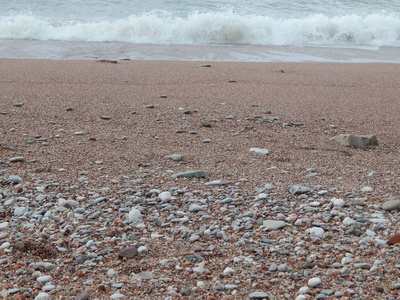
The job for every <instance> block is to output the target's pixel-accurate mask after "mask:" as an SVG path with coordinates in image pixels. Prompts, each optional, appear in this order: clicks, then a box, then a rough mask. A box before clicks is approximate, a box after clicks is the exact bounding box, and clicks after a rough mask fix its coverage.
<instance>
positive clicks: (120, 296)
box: [110, 293, 125, 299]
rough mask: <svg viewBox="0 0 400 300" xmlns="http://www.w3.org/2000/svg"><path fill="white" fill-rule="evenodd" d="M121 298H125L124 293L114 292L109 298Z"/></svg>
mask: <svg viewBox="0 0 400 300" xmlns="http://www.w3.org/2000/svg"><path fill="white" fill-rule="evenodd" d="M121 298H125V295H123V294H120V293H115V294H112V295H111V296H110V299H121Z"/></svg>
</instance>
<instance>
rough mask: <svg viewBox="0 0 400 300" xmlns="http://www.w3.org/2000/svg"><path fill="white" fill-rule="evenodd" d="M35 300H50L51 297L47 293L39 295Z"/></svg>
mask: <svg viewBox="0 0 400 300" xmlns="http://www.w3.org/2000/svg"><path fill="white" fill-rule="evenodd" d="M35 300H50V296H49V295H48V294H47V293H39V294H38V295H37V296H36V297H35Z"/></svg>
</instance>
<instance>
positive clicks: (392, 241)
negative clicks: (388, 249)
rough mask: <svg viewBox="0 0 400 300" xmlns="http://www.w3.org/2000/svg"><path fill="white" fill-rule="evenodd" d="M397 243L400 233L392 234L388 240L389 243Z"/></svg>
mask: <svg viewBox="0 0 400 300" xmlns="http://www.w3.org/2000/svg"><path fill="white" fill-rule="evenodd" d="M398 243H400V233H398V234H395V235H392V236H391V237H390V238H389V240H388V244H389V245H396V244H398Z"/></svg>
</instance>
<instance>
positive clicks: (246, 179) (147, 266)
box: [0, 57, 400, 300]
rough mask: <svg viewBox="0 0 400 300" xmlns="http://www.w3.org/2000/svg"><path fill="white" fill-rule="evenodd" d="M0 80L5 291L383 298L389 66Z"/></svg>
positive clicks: (108, 67)
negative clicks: (362, 141)
mask: <svg viewBox="0 0 400 300" xmlns="http://www.w3.org/2000/svg"><path fill="white" fill-rule="evenodd" d="M101 59H103V57H101ZM104 59H106V58H104ZM0 68H1V70H2V72H1V74H0V87H1V89H2V96H1V101H0V120H1V123H0V149H1V151H0V163H1V164H0V167H1V169H0V196H1V197H0V216H1V220H0V245H1V248H0V265H1V266H3V267H4V268H5V270H7V276H4V278H2V279H1V280H0V282H1V286H2V291H0V292H1V293H2V295H6V296H9V297H17V296H18V297H26V298H30V299H35V297H36V296H37V295H38V294H39V293H46V294H47V296H43V297H47V298H40V299H58V298H65V297H70V298H71V299H109V298H110V297H111V296H113V297H115V298H118V297H120V296H121V295H124V296H125V297H126V298H127V299H133V298H139V297H140V298H141V299H166V298H167V297H171V298H173V297H176V298H182V297H194V298H196V299H259V298H260V297H264V298H265V297H267V296H269V297H270V298H271V299H274V297H275V298H276V299H299V300H301V299H307V298H311V297H316V296H317V295H322V294H324V295H325V296H326V297H335V298H338V299H353V298H354V297H359V298H362V297H370V298H371V299H379V298H382V295H391V296H392V297H398V276H397V273H398V272H397V271H398V269H397V267H396V265H397V264H398V262H397V261H398V260H397V257H398V247H397V246H396V245H390V244H388V241H389V239H390V238H391V237H392V236H394V235H396V234H397V233H399V232H398V222H399V221H400V216H399V214H398V211H397V208H398V207H399V206H397V207H396V208H391V209H388V205H389V204H394V205H395V206H396V205H400V199H399V192H398V180H399V178H400V173H399V168H398V165H399V162H400V144H399V140H400V132H399V119H398V116H399V115H400V104H399V95H400V83H399V81H398V78H400V65H399V64H387V63H368V64H365V63H319V62H313V63H307V62H302V63H290V62H274V63H268V62H263V63H258V62H257V63H256V62H214V61H211V62H210V61H207V63H205V62H199V61H185V62H183V61H144V60H137V61H135V60H118V61H117V62H116V63H113V62H108V61H103V62H100V61H98V60H27V59H0ZM339 134H355V135H368V134H375V135H376V136H377V139H378V145H377V146H367V147H365V149H364V148H363V149H360V148H352V147H344V146H341V145H338V144H335V143H334V142H332V141H331V138H332V137H334V136H336V135H339ZM254 148H259V149H267V150H268V151H269V154H267V155H265V154H264V155H263V154H260V153H257V152H254ZM250 149H253V150H251V151H250ZM264 153H265V152H264ZM173 154H180V155H181V156H182V157H181V158H179V157H177V156H174V157H175V158H174V159H172V157H170V156H171V155H173ZM17 157H23V159H20V161H18V159H16V158H17ZM10 158H15V160H17V161H15V162H13V161H10ZM189 170H201V171H204V172H205V176H206V177H204V178H203V177H201V178H194V179H193V178H192V179H191V178H176V177H173V176H172V175H174V174H176V173H180V172H184V171H189ZM197 174H202V173H197ZM293 185H301V186H302V187H303V188H308V189H309V190H307V189H304V190H302V192H298V193H297V192H296V193H295V192H293V189H288V188H289V186H293ZM388 202H390V203H388ZM271 221H273V222H271ZM127 248H128V250H126V249H127ZM11 278H12V280H11ZM84 297H86V298H84ZM121 297H122V296H121ZM257 297H258V298H257ZM320 297H322V296H320ZM37 299H39V298H37Z"/></svg>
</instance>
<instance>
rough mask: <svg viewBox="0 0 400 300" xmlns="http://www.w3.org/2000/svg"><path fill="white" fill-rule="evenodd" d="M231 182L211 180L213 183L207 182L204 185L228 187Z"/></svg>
mask: <svg viewBox="0 0 400 300" xmlns="http://www.w3.org/2000/svg"><path fill="white" fill-rule="evenodd" d="M230 183H231V182H230V181H228V180H213V181H209V182H206V183H205V185H207V186H219V185H228V184H230Z"/></svg>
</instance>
